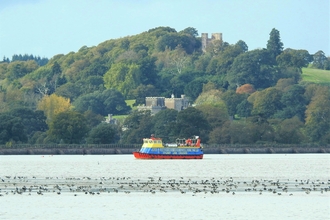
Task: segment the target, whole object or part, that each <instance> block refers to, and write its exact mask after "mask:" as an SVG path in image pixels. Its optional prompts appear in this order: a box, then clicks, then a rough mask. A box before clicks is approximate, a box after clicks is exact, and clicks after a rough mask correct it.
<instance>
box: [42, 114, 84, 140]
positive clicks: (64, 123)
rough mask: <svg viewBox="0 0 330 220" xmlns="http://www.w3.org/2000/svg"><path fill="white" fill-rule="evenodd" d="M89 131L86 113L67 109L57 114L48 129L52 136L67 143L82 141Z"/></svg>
mask: <svg viewBox="0 0 330 220" xmlns="http://www.w3.org/2000/svg"><path fill="white" fill-rule="evenodd" d="M87 132H88V127H87V123H86V119H85V117H84V115H83V114H81V113H79V112H75V111H65V112H61V113H59V114H57V115H55V117H54V120H52V122H51V123H50V125H49V130H48V134H49V135H50V136H51V137H53V138H54V139H56V140H59V141H60V140H62V141H63V142H64V143H66V144H79V143H82V142H83V141H84V138H85V137H86V135H87Z"/></svg>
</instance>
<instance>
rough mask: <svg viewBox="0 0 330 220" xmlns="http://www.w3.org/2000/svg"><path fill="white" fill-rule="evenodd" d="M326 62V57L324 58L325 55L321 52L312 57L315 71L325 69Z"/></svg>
mask: <svg viewBox="0 0 330 220" xmlns="http://www.w3.org/2000/svg"><path fill="white" fill-rule="evenodd" d="M327 61H328V60H327V57H326V56H325V53H324V52H323V51H322V50H319V51H317V52H316V53H315V54H314V55H313V67H315V68H317V69H325V66H326V64H327Z"/></svg>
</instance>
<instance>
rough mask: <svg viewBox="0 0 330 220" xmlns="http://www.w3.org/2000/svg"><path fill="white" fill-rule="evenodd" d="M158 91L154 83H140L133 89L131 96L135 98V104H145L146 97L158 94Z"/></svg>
mask: <svg viewBox="0 0 330 220" xmlns="http://www.w3.org/2000/svg"><path fill="white" fill-rule="evenodd" d="M157 94H158V91H157V90H156V88H155V86H153V85H142V84H141V85H139V86H138V87H137V88H136V89H133V90H132V91H131V94H130V96H132V97H133V98H135V103H134V105H141V104H145V98H146V97H153V96H157Z"/></svg>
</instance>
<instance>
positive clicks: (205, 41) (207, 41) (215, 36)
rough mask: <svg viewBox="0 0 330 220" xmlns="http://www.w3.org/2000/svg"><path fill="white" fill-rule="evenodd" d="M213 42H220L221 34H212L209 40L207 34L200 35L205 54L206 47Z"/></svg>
mask: <svg viewBox="0 0 330 220" xmlns="http://www.w3.org/2000/svg"><path fill="white" fill-rule="evenodd" d="M214 40H218V41H221V42H222V33H212V35H211V38H209V37H208V33H202V50H203V51H204V52H205V51H206V47H207V45H209V44H210V43H211V42H212V41H214Z"/></svg>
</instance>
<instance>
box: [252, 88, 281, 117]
mask: <svg viewBox="0 0 330 220" xmlns="http://www.w3.org/2000/svg"><path fill="white" fill-rule="evenodd" d="M281 96H282V93H281V91H279V90H277V89H275V88H274V87H270V88H268V89H265V90H262V91H260V93H259V94H258V96H257V97H256V99H255V101H254V102H253V109H252V114H254V115H259V116H262V117H266V118H268V117H270V116H272V115H273V114H274V113H276V111H278V110H280V109H281V108H282V103H281Z"/></svg>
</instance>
